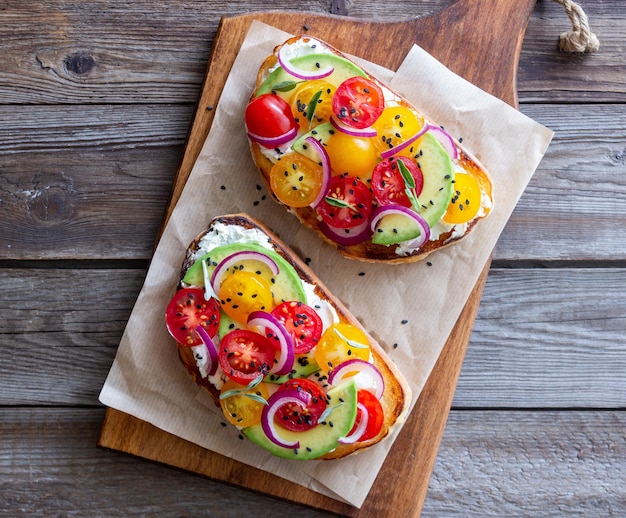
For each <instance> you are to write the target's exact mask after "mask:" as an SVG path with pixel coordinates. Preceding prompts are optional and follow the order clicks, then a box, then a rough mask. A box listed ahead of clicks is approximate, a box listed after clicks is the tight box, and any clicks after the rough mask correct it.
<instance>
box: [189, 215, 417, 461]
mask: <svg viewBox="0 0 626 518" xmlns="http://www.w3.org/2000/svg"><path fill="white" fill-rule="evenodd" d="M229 229H234V230H235V231H233V233H232V236H233V237H232V241H233V242H250V238H249V237H241V236H243V235H244V234H246V231H252V232H254V233H255V235H256V236H262V237H261V239H262V240H264V241H265V242H266V243H269V245H270V248H271V250H273V251H274V252H275V253H277V254H279V255H280V256H281V257H282V258H284V259H285V260H286V261H287V262H288V263H289V265H291V267H292V268H293V270H294V271H295V272H296V273H297V276H298V277H299V279H300V280H301V281H303V282H304V283H307V284H308V285H310V290H312V292H313V293H314V294H315V295H314V296H315V297H316V298H317V299H319V301H324V302H325V303H327V304H328V305H329V306H330V307H332V308H333V310H334V312H335V313H336V318H335V322H336V321H340V322H342V323H348V324H351V325H353V326H355V327H357V328H358V329H360V330H362V331H363V332H365V333H366V335H367V338H368V341H369V345H370V351H371V354H370V358H369V361H370V362H371V363H373V364H374V366H375V367H376V368H377V369H378V371H379V372H380V374H381V376H382V378H383V380H384V392H383V395H382V397H381V398H380V403H381V405H382V408H383V413H384V422H383V425H382V428H381V430H380V432H379V433H378V434H377V435H376V436H375V437H372V438H371V439H369V440H366V441H362V442H356V443H352V444H343V443H338V444H336V446H335V447H334V448H333V449H332V450H331V451H327V452H325V453H324V454H323V455H322V456H320V457H317V458H322V459H335V458H340V457H345V456H346V455H349V454H351V453H354V452H356V451H359V450H362V449H363V448H367V447H370V446H372V445H374V444H376V443H378V442H380V441H381V440H382V439H383V438H385V437H386V436H387V435H389V433H390V431H391V429H392V428H393V427H394V426H397V425H398V424H400V423H402V422H403V421H404V419H405V417H406V415H407V412H408V408H409V405H410V402H411V390H410V387H409V385H408V384H407V382H406V380H405V378H404V376H403V375H402V374H401V373H400V371H399V370H398V368H397V367H396V366H395V365H394V363H393V362H392V361H391V359H390V358H389V357H388V355H387V354H386V352H385V351H384V350H383V348H382V347H381V345H380V344H379V343H378V342H377V341H376V340H374V339H373V338H372V337H371V336H370V335H369V334H367V332H366V331H365V330H364V329H363V326H362V325H361V324H360V323H359V322H358V321H357V319H356V318H355V317H354V316H353V315H352V314H351V313H350V312H349V311H348V310H347V309H346V307H345V306H344V305H343V304H342V303H341V302H340V301H339V300H337V298H335V297H334V296H333V295H332V293H331V292H330V290H329V289H328V288H327V287H326V286H325V285H324V284H323V283H322V282H321V281H320V280H319V279H318V278H317V277H316V276H315V274H314V273H313V272H312V271H311V269H310V268H309V267H308V266H307V265H306V264H305V263H304V262H303V261H301V260H300V259H299V258H298V257H297V256H296V255H295V254H294V253H293V252H292V251H291V250H290V249H289V248H288V247H287V246H286V245H285V244H284V243H283V242H282V241H281V240H280V239H279V238H278V237H277V236H276V235H275V234H274V233H273V232H271V231H270V230H269V229H268V228H267V227H265V226H264V225H263V224H262V223H260V222H259V221H255V220H254V219H252V218H251V217H249V216H248V215H246V214H234V215H226V216H221V217H218V218H215V219H214V220H213V221H211V223H210V225H209V227H208V228H207V230H206V231H205V232H203V233H202V234H201V235H199V236H198V237H197V238H196V239H195V240H194V241H193V242H192V243H191V244H190V246H189V248H188V250H187V252H186V255H185V259H184V261H183V264H182V269H181V277H180V279H181V280H180V283H179V285H178V288H179V289H181V288H183V287H189V286H190V285H189V284H187V283H186V282H185V281H184V279H185V277H186V274H187V272H188V271H189V269H190V268H191V267H192V265H193V264H195V263H196V261H197V260H198V259H199V258H200V257H202V256H204V255H205V254H206V253H207V251H208V248H210V246H211V245H208V244H207V241H206V239H207V238H206V236H210V235H212V233H213V234H215V233H217V232H219V233H220V235H221V236H224V234H225V233H226V231H227V230H229ZM226 241H228V239H226ZM221 243H222V244H223V243H224V240H223V239H222V240H221ZM178 351H179V356H180V359H181V361H182V363H183V364H184V365H185V367H186V368H187V370H188V372H189V373H190V375H191V376H192V378H193V380H194V381H195V382H196V383H197V384H198V385H200V386H201V387H203V388H204V389H206V390H207V391H208V392H209V393H210V394H211V396H212V397H213V399H214V400H215V403H216V404H217V405H220V398H219V396H220V389H221V385H222V383H223V382H224V381H225V380H227V376H226V375H225V374H224V373H223V371H221V369H220V370H218V372H217V373H216V374H215V375H213V376H208V375H206V373H204V375H203V373H202V370H201V368H200V367H199V365H198V363H197V360H196V358H195V356H194V351H193V349H192V348H191V347H186V346H183V345H181V344H180V343H179V344H178ZM310 379H317V382H318V383H319V384H320V386H323V385H325V384H326V383H327V381H326V382H324V381H323V380H325V379H326V377H325V376H318V377H317V378H315V376H310ZM319 379H322V381H319ZM270 390H274V388H270ZM324 390H328V386H325V387H324ZM318 426H320V425H318ZM243 431H244V433H245V432H246V430H245V429H244V430H243ZM287 453H289V452H287ZM286 456H288V457H289V454H287V455H286Z"/></svg>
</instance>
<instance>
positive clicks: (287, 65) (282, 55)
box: [278, 45, 335, 80]
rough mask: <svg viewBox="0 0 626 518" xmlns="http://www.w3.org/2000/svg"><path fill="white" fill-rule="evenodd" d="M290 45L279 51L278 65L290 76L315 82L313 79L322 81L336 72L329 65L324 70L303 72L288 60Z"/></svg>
mask: <svg viewBox="0 0 626 518" xmlns="http://www.w3.org/2000/svg"><path fill="white" fill-rule="evenodd" d="M287 48H288V45H283V46H282V47H281V48H280V50H279V51H278V63H279V64H280V66H281V67H283V69H284V70H285V72H287V73H288V74H290V75H292V76H294V77H297V78H298V79H304V80H313V79H322V78H324V77H328V76H329V75H330V74H332V73H333V72H334V70H335V67H333V66H331V65H328V66H326V67H324V68H319V69H318V70H315V71H308V70H302V69H300V68H297V67H295V66H293V65H292V64H291V62H290V60H289V59H288V58H287V56H286V53H287Z"/></svg>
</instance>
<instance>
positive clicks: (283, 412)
mask: <svg viewBox="0 0 626 518" xmlns="http://www.w3.org/2000/svg"><path fill="white" fill-rule="evenodd" d="M284 389H297V390H303V391H306V392H308V393H309V394H311V401H310V402H309V404H308V405H307V406H304V405H298V404H295V403H293V404H292V403H289V404H286V405H283V406H282V407H280V408H279V409H278V411H277V412H276V423H277V424H279V425H280V426H282V427H284V428H287V430H292V431H294V432H301V431H304V430H309V429H311V428H313V427H314V426H315V425H316V424H317V422H318V420H319V418H320V416H321V415H322V414H323V413H324V410H325V409H326V396H325V395H324V392H323V391H322V389H321V387H320V386H319V385H318V384H317V383H315V382H314V381H311V380H309V379H306V378H301V379H294V380H289V381H286V382H285V383H283V384H282V385H281V386H280V387H278V390H284Z"/></svg>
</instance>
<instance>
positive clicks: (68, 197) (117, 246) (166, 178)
mask: <svg viewBox="0 0 626 518" xmlns="http://www.w3.org/2000/svg"><path fill="white" fill-rule="evenodd" d="M191 112H192V108H191V106H155V105H143V106H141V105H138V106H132V107H128V106H106V107H105V106H85V107H81V109H80V110H79V111H77V110H76V109H75V108H72V107H69V106H67V107H59V106H55V107H49V106H25V107H17V108H15V109H12V108H9V107H0V142H2V144H0V148H1V149H0V171H2V174H1V175H0V250H2V257H3V258H6V259H27V258H39V259H52V258H67V259H80V258H117V259H121V258H126V259H128V258H132V259H134V258H147V257H149V255H150V251H151V250H152V247H153V244H154V239H155V236H156V233H157V230H158V228H159V225H160V223H161V220H162V217H163V212H164V208H165V205H166V203H167V199H168V197H169V192H170V190H171V183H172V179H173V177H174V174H175V172H176V169H177V168H178V165H179V163H180V159H181V155H182V150H183V144H184V142H185V136H186V134H187V131H188V127H189V122H190V117H191ZM96 236H97V237H96Z"/></svg>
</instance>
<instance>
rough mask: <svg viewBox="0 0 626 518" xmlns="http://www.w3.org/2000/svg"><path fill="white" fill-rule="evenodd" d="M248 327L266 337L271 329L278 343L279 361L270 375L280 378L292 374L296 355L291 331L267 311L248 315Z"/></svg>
mask: <svg viewBox="0 0 626 518" xmlns="http://www.w3.org/2000/svg"><path fill="white" fill-rule="evenodd" d="M248 327H251V328H255V329H257V330H259V331H260V332H261V333H262V334H265V335H266V336H267V330H268V329H269V330H270V331H271V333H272V337H275V338H276V340H277V341H278V346H279V347H278V349H279V353H278V359H277V361H276V363H274V366H273V367H272V368H271V369H270V373H271V374H278V375H279V376H282V375H283V374H288V373H290V372H291V369H293V363H294V361H295V358H296V355H295V350H294V345H293V339H292V338H291V335H290V334H289V331H287V330H286V329H285V326H283V325H282V324H281V323H280V321H279V320H278V319H277V318H276V317H275V316H274V315H272V314H271V313H268V312H267V311H253V312H252V313H250V315H248ZM270 342H271V343H272V344H273V342H274V341H273V340H271V339H270ZM273 345H274V344H273Z"/></svg>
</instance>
